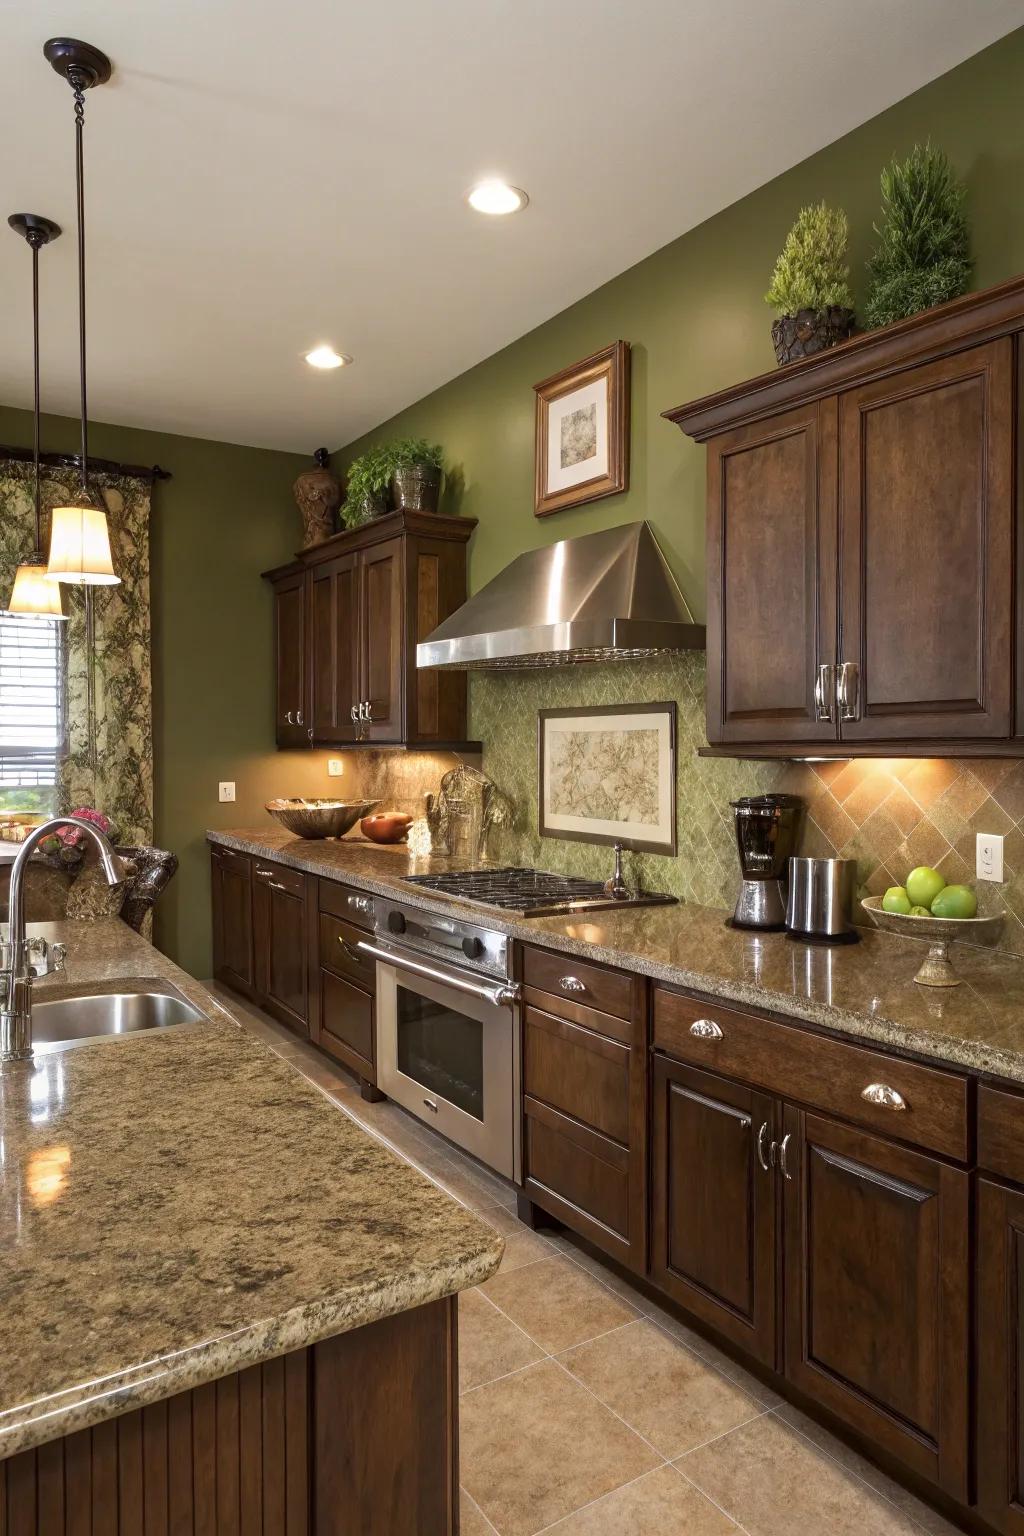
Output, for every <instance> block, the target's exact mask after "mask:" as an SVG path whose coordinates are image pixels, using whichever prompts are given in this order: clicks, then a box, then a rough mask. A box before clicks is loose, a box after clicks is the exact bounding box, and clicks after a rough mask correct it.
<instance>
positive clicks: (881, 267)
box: [865, 144, 971, 325]
mask: <svg viewBox="0 0 1024 1536" xmlns="http://www.w3.org/2000/svg"><path fill="white" fill-rule="evenodd" d="M882 207H883V212H884V218H883V222H882V227H881V229H879V227H878V225H877V224H876V225H875V234H876V235H877V236H878V246H877V248H876V250H875V253H874V255H873V256H872V257H871V260H870V261H869V262H868V271H869V273H870V274H871V289H870V292H869V294H868V301H867V308H866V314H865V318H866V319H867V321H868V323H869V325H891V324H892V322H893V321H894V320H903V319H905V318H906V317H907V315H916V314H917V313H918V311H919V310H922V309H931V307H932V305H933V304H944V303H945V302H946V300H947V299H955V298H957V297H958V296H959V295H960V294H961V293H966V292H967V288H968V286H969V284H970V280H971V254H970V237H969V231H968V226H967V218H966V215H965V214H964V187H963V183H962V182H961V181H960V180H959V179H958V177H957V175H956V173H955V171H954V170H953V167H952V166H951V165H950V163H949V161H948V160H947V159H946V156H945V155H944V154H943V153H942V151H941V150H940V149H933V148H932V146H931V144H926V145H925V146H924V148H923V149H922V148H921V145H920V144H916V145H915V146H914V149H913V151H912V152H911V154H909V155H908V156H907V158H906V160H902V161H899V160H894V161H893V162H892V164H891V165H887V166H886V168H885V170H884V171H883V172H882Z"/></svg>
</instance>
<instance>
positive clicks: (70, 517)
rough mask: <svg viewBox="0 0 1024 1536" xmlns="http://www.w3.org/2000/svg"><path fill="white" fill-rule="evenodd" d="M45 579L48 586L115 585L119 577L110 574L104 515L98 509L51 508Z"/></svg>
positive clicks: (107, 534) (111, 564) (89, 507)
mask: <svg viewBox="0 0 1024 1536" xmlns="http://www.w3.org/2000/svg"><path fill="white" fill-rule="evenodd" d="M46 577H47V578H48V580H49V582H50V584H51V585H54V584H55V583H57V582H60V581H66V582H68V583H69V584H70V585H73V586H87V587H115V586H117V584H118V582H119V581H120V580H121V578H120V576H116V575H115V574H114V562H113V560H112V558H111V554H110V530H109V529H108V527H107V514H106V512H104V511H103V509H102V508H101V507H96V506H93V505H91V504H90V505H88V506H86V505H82V506H71V507H54V509H53V521H52V522H51V524H50V563H49V566H48V567H47V570H46Z"/></svg>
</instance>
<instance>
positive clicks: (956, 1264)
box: [784, 1106, 969, 1499]
mask: <svg viewBox="0 0 1024 1536" xmlns="http://www.w3.org/2000/svg"><path fill="white" fill-rule="evenodd" d="M785 1131H786V1135H787V1137H788V1140H787V1143H786V1148H787V1150H786V1157H785V1163H784V1172H785V1173H786V1176H787V1182H786V1185H785V1188H786V1208H785V1266H786V1374H787V1375H788V1377H789V1378H790V1380H791V1381H792V1382H793V1383H794V1385H795V1386H797V1387H799V1388H800V1390H801V1391H803V1392H806V1393H807V1394H808V1395H809V1396H810V1397H813V1398H816V1399H817V1400H818V1401H819V1402H821V1403H823V1404H824V1405H825V1406H826V1407H827V1408H830V1409H831V1410H832V1411H833V1412H834V1413H836V1414H838V1415H839V1416H840V1417H841V1418H844V1419H846V1420H847V1422H848V1423H850V1424H852V1425H853V1426H854V1428H855V1429H858V1430H859V1431H861V1432H862V1433H864V1434H866V1435H868V1436H870V1437H871V1438H872V1439H874V1440H875V1441H876V1442H877V1443H878V1444H879V1445H881V1446H882V1447H884V1448H885V1449H886V1450H889V1451H891V1452H892V1453H893V1454H894V1455H896V1456H899V1457H901V1458H902V1459H903V1460H904V1461H905V1462H906V1463H907V1465H908V1466H910V1467H912V1468H913V1469H914V1470H915V1471H917V1472H919V1473H921V1474H922V1475H923V1476H926V1477H929V1478H931V1479H932V1480H933V1481H934V1482H936V1483H938V1484H939V1485H940V1486H941V1487H943V1488H944V1489H945V1490H946V1491H947V1492H948V1493H950V1494H952V1495H953V1496H954V1497H956V1498H960V1499H963V1498H965V1497H966V1494H967V1474H966V1467H967V1371H966V1368H965V1361H966V1359H967V1352H968V1343H969V1337H968V1315H967V1293H968V1277H967V1233H968V1176H967V1174H966V1173H962V1172H960V1171H959V1170H957V1169H954V1168H950V1167H947V1166H946V1165H945V1164H943V1163H940V1162H939V1161H938V1160H937V1159H935V1158H932V1157H929V1156H926V1155H925V1154H923V1153H917V1152H911V1151H908V1150H906V1149H905V1148H902V1147H896V1146H893V1145H892V1144H890V1143H889V1142H886V1141H883V1140H881V1139H880V1138H879V1137H875V1136H871V1135H868V1134H867V1133H864V1132H859V1131H854V1130H850V1129H848V1128H847V1127H845V1126H841V1125H839V1124H838V1123H836V1122H834V1121H831V1120H825V1119H821V1118H819V1117H817V1116H814V1115H809V1114H807V1113H805V1112H804V1111H801V1110H796V1109H793V1108H791V1107H789V1106H787V1108H786V1119H785Z"/></svg>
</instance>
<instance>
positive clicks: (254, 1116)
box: [0, 919, 503, 1536]
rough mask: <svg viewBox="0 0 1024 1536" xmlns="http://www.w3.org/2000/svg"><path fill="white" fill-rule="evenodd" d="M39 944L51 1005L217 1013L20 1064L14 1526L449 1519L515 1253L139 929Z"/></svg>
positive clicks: (9, 1450)
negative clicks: (486, 1334) (90, 1000)
mask: <svg viewBox="0 0 1024 1536" xmlns="http://www.w3.org/2000/svg"><path fill="white" fill-rule="evenodd" d="M35 931H39V932H43V933H45V935H46V936H47V937H48V938H51V939H57V940H60V941H62V942H65V943H67V944H68V946H69V954H68V961H67V973H66V975H65V976H63V977H55V978H50V979H48V980H47V981H45V982H42V983H40V984H38V987H37V997H38V998H39V999H40V1000H41V999H43V998H44V997H48V996H56V995H60V994H73V993H82V992H95V991H104V990H120V991H125V990H147V991H152V990H167V989H168V988H171V989H176V990H177V991H179V992H180V993H181V994H182V995H183V996H184V997H186V998H187V999H188V1000H189V1001H191V1002H192V1003H193V1004H195V1005H196V1006H197V1007H198V1008H199V1009H200V1010H201V1011H202V1013H203V1014H204V1015H205V1017H204V1019H203V1020H202V1021H201V1022H198V1023H195V1024H189V1025H184V1026H178V1027H175V1028H170V1029H156V1030H151V1031H148V1032H146V1033H142V1034H138V1035H135V1036H130V1037H126V1038H123V1039H116V1040H104V1041H100V1042H98V1043H95V1044H90V1045H88V1046H82V1047H78V1048H75V1049H71V1050H67V1051H62V1052H56V1053H53V1054H46V1055H42V1054H41V1055H39V1056H37V1058H36V1061H35V1063H34V1064H33V1063H16V1064H13V1065H11V1066H8V1067H5V1068H4V1069H3V1071H2V1073H0V1138H2V1146H3V1159H4V1161H3V1185H2V1190H0V1209H2V1213H3V1214H2V1222H0V1226H2V1230H3V1233H4V1242H3V1245H2V1247H0V1292H2V1294H3V1297H4V1308H3V1313H2V1317H0V1360H2V1362H3V1364H2V1368H0V1458H3V1459H0V1529H6V1530H9V1531H11V1532H18V1533H22V1532H36V1531H39V1532H44V1531H45V1532H48V1533H49V1532H51V1531H53V1532H65V1531H67V1532H71V1531H72V1530H74V1531H76V1532H77V1531H86V1532H91V1533H93V1536H101V1533H102V1536H107V1533H113V1532H119V1533H126V1532H130V1531H136V1530H138V1531H141V1530H143V1529H145V1531H147V1532H148V1531H150V1529H152V1530H160V1531H168V1530H177V1529H187V1530H189V1531H191V1530H193V1529H195V1530H210V1531H217V1532H228V1531H240V1530H249V1529H260V1530H262V1531H263V1532H265V1533H268V1536H269V1533H270V1532H282V1533H287V1536H298V1533H307V1532H308V1533H317V1536H324V1533H328V1536H330V1533H334V1532H338V1533H340V1532H342V1531H346V1532H348V1531H353V1530H358V1531H359V1532H360V1536H373V1533H377V1532H380V1533H382V1536H383V1533H385V1532H387V1533H388V1536H399V1533H404V1532H408V1533H410V1536H411V1533H413V1532H422V1531H425V1530H427V1529H429V1530H430V1531H431V1532H433V1531H435V1530H436V1531H437V1532H439V1533H440V1532H445V1531H449V1530H454V1529H455V1524H456V1516H455V1512H454V1511H455V1508H456V1503H455V1501H456V1488H457V1477H456V1468H455V1461H456V1457H457V1433H456V1404H457V1391H456V1387H455V1379H454V1372H455V1323H456V1301H455V1298H456V1295H457V1293H458V1292H459V1291H460V1290H462V1289H465V1288H467V1287H469V1286H472V1285H476V1284H478V1283H480V1282H481V1281H483V1280H485V1279H487V1278H488V1277H489V1276H490V1275H491V1274H492V1273H493V1272H494V1270H495V1269H496V1268H497V1265H498V1263H499V1261H500V1257H501V1252H502V1247H503V1243H502V1239H501V1238H500V1237H499V1236H498V1235H497V1234H496V1233H494V1232H493V1231H492V1230H491V1229H490V1228H488V1227H486V1226H485V1225H484V1224H483V1223H482V1222H480V1221H478V1220H477V1219H476V1217H475V1216H473V1215H472V1214H471V1213H470V1212H469V1211H468V1210H467V1209H465V1208H464V1207H463V1206H461V1205H460V1204H458V1203H457V1202H456V1201H454V1200H453V1199H452V1198H451V1197H450V1196H448V1195H447V1194H445V1193H444V1192H443V1191H442V1190H441V1189H439V1188H438V1187H437V1186H435V1185H433V1184H432V1183H430V1182H429V1181H428V1180H427V1179H426V1178H424V1177H423V1176H422V1175H421V1174H420V1173H419V1172H418V1171H417V1170H415V1169H414V1168H413V1167H412V1166H411V1165H410V1164H408V1163H406V1162H404V1161H403V1160H402V1159H401V1158H400V1157H399V1156H397V1155H396V1154H395V1153H393V1152H392V1151H391V1150H390V1149H388V1148H387V1147H386V1146H385V1145H383V1144H382V1143H381V1142H379V1141H377V1140H376V1139H375V1138H373V1137H372V1136H370V1135H368V1134H367V1133H366V1132H365V1131H363V1130H362V1129H361V1128H360V1127H359V1126H358V1125H356V1123H355V1122H354V1121H353V1120H351V1119H350V1118H349V1117H348V1116H346V1115H345V1114H344V1113H343V1112H342V1111H340V1110H339V1109H338V1108H337V1107H336V1106H334V1105H333V1104H332V1103H331V1102H330V1101H329V1100H328V1099H327V1098H326V1097H325V1096H324V1095H323V1094H321V1093H320V1092H319V1091H318V1090H317V1089H316V1088H314V1087H313V1086H311V1085H310V1084H309V1083H307V1082H306V1081H304V1080H303V1079H302V1078H300V1077H299V1076H298V1075H297V1074H296V1073H295V1072H293V1071H292V1069H291V1068H290V1067H289V1066H288V1065H287V1064H286V1063H285V1062H283V1061H282V1060H281V1059H280V1058H279V1057H278V1056H275V1055H274V1054H273V1053H272V1052H271V1051H269V1050H268V1049H267V1048H266V1047H264V1046H263V1045H262V1044H260V1043H259V1042H258V1041H257V1040H255V1039H254V1038H253V1037H252V1036H251V1035H250V1034H248V1033H247V1032H246V1031H245V1030H244V1029H243V1028H241V1027H240V1025H239V1024H238V1023H237V1022H236V1021H235V1020H234V1019H233V1018H232V1016H231V1015H230V1013H228V1012H226V1011H225V1010H224V1009H223V1008H222V1007H220V1006H219V1005H218V1004H217V1003H216V1002H215V1001H214V999H213V998H212V997H211V996H210V994H209V993H208V992H207V991H206V990H205V989H204V988H203V987H201V986H199V985H198V984H197V983H196V982H194V981H192V980H191V979H190V978H189V977H187V976H186V975H184V973H183V972H181V971H179V970H178V969H177V968H176V967H175V966H173V965H171V964H170V962H169V961H167V960H166V959H165V958H164V957H163V956H161V955H160V954H159V953H158V952H157V951H156V950H154V949H153V948H152V947H151V946H150V945H149V944H147V943H146V942H145V941H144V940H143V939H141V938H140V937H139V936H138V935H136V934H134V933H133V932H132V931H131V930H130V929H128V928H127V927H126V926H125V925H124V924H123V923H121V922H120V921H119V920H116V919H111V920H107V921H103V922H99V923H95V924H88V925H86V924H76V923H62V924H47V925H40V926H39V928H38V929H37V930H35ZM4 1516H6V1526H5V1523H4V1518H3V1517H4Z"/></svg>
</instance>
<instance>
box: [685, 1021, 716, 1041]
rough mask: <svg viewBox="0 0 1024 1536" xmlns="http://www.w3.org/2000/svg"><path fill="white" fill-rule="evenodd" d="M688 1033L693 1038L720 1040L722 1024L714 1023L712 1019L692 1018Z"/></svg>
mask: <svg viewBox="0 0 1024 1536" xmlns="http://www.w3.org/2000/svg"><path fill="white" fill-rule="evenodd" d="M690 1034H691V1035H692V1036H693V1038H694V1039H695V1040H721V1038H722V1026H721V1025H720V1024H716V1023H715V1021H714V1019H694V1021H693V1023H692V1024H691V1025H690Z"/></svg>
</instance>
